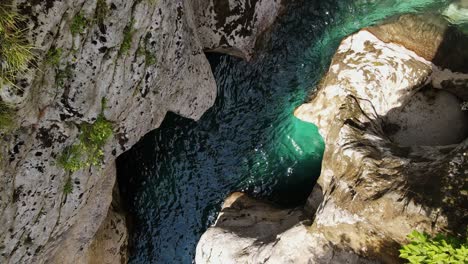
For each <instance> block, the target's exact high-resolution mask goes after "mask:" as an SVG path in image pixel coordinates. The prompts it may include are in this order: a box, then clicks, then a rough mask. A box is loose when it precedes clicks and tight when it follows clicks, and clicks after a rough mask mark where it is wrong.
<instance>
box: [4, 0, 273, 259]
mask: <svg viewBox="0 0 468 264" xmlns="http://www.w3.org/2000/svg"><path fill="white" fill-rule="evenodd" d="M7 2H10V1H7ZM12 3H13V7H14V8H17V9H18V10H19V12H20V13H21V14H23V15H24V17H25V18H26V19H27V20H28V21H27V22H28V23H26V24H27V27H28V28H27V31H25V32H27V34H28V37H27V38H28V40H29V41H30V42H31V44H33V45H34V47H35V52H36V55H37V58H36V60H35V62H34V63H31V66H33V65H36V67H31V69H30V71H28V73H27V74H25V75H24V76H21V80H19V82H18V86H19V87H21V89H16V88H15V87H10V88H8V87H2V89H1V93H0V97H1V100H0V101H1V102H5V103H9V104H11V105H14V106H15V111H16V116H17V117H18V118H17V120H16V123H17V128H18V129H16V130H14V131H13V132H11V133H8V134H5V133H4V134H1V138H2V144H1V145H0V263H82V262H89V261H91V260H93V259H94V261H98V262H99V261H101V260H103V259H105V261H110V262H112V263H116V262H118V260H119V259H120V260H122V262H125V253H124V252H125V251H126V248H125V245H126V241H127V231H126V227H125V223H124V220H125V219H124V217H123V216H122V215H121V214H118V213H115V212H114V211H112V210H111V211H109V208H110V205H111V202H112V200H113V198H112V190H113V189H114V185H115V179H116V171H115V164H114V161H115V159H116V157H117V156H118V155H120V154H121V153H122V152H124V151H126V150H128V149H129V148H130V147H132V146H133V145H134V144H135V143H136V142H137V141H138V140H139V139H140V138H141V137H142V136H143V135H145V134H146V133H148V132H149V131H151V130H153V129H155V128H157V127H158V126H159V125H160V124H161V122H162V120H163V119H164V117H165V115H166V113H167V112H168V111H171V112H175V113H177V114H180V115H182V116H184V117H189V118H192V119H199V118H200V117H201V116H202V114H203V113H204V112H205V111H206V110H207V109H208V108H209V107H211V106H212V104H213V103H214V100H215V96H216V83H215V80H214V77H213V74H212V72H211V67H210V65H209V63H208V60H207V59H206V57H205V54H204V51H205V50H213V51H221V52H229V53H231V54H233V53H235V54H236V55H238V56H241V57H244V58H249V57H250V56H252V54H253V48H254V46H255V44H256V43H257V39H261V36H262V34H263V33H264V31H265V30H267V29H268V28H269V27H270V26H271V24H272V23H273V21H274V20H275V19H276V17H277V16H278V14H279V12H280V9H281V1H269V0H260V1H253V2H252V1H243V0H242V1H231V0H230V1H224V0H222V1H221V0H210V1H198V0H159V1H157V0H144V1H141V0H132V1H128V0H87V1H85V0H66V1H55V0H48V1H28V0H17V1H12ZM205 8H206V9H205ZM237 20H239V21H242V22H243V23H241V24H239V25H236V27H233V26H232V25H231V24H230V23H231V22H232V21H237ZM234 23H236V22H234ZM233 51H235V52H233ZM101 114H102V115H103V116H105V118H106V119H107V120H108V121H109V122H110V123H111V124H112V128H113V132H114V135H113V136H112V137H111V138H110V139H109V141H108V142H107V144H106V145H105V147H104V148H103V149H102V164H101V165H99V166H92V167H88V166H86V167H85V168H82V169H80V170H78V171H76V172H74V173H69V172H67V171H65V170H64V169H63V168H62V167H60V166H59V165H58V162H57V158H58V157H60V156H61V155H62V153H64V150H65V148H66V147H67V146H72V145H73V144H76V143H77V142H78V141H79V134H80V131H82V129H83V128H84V127H86V125H85V124H86V123H90V124H92V123H94V122H95V121H96V119H97V118H98V117H100V115H101ZM97 136H99V135H97ZM96 234H97V235H96ZM109 237H112V238H111V239H108V238H109ZM114 238H115V239H114ZM122 252H123V254H121V253H122ZM105 261H104V262H100V263H105Z"/></svg>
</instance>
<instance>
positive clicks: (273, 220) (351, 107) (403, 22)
mask: <svg viewBox="0 0 468 264" xmlns="http://www.w3.org/2000/svg"><path fill="white" fill-rule="evenodd" d="M466 46H468V38H467V37H466V35H463V34H461V33H460V32H459V31H458V30H457V29H456V28H453V27H449V26H448V25H447V23H446V22H445V21H444V20H442V19H441V18H439V17H434V16H414V15H408V16H402V17H400V18H398V19H396V20H394V21H390V22H388V23H387V24H385V25H383V26H377V27H372V28H368V29H363V30H361V31H359V32H357V33H355V34H354V35H351V36H349V37H347V38H346V39H344V40H343V42H342V43H341V45H340V46H339V48H338V50H337V52H336V54H335V56H334V58H333V60H332V63H331V66H330V69H329V71H328V73H327V74H326V76H325V77H324V78H323V80H322V82H321V83H320V86H319V88H318V91H317V92H316V93H315V94H314V96H313V98H311V100H310V102H309V103H307V104H304V105H302V106H301V107H299V108H298V109H297V110H296V111H295V115H296V116H297V117H299V118H300V119H302V120H304V121H308V122H312V123H314V124H316V125H317V126H318V128H319V130H320V133H321V135H322V136H323V138H324V139H325V142H326V150H325V154H324V160H323V163H322V172H321V176H320V178H319V180H318V183H317V185H316V186H315V188H314V191H313V192H312V194H311V195H310V197H309V199H308V201H307V204H306V206H305V207H304V208H295V209H288V210H285V209H279V208H276V207H274V206H273V205H268V204H265V203H264V202H261V201H255V200H253V199H250V198H247V197H246V196H245V195H242V194H238V193H235V194H233V195H231V196H230V197H228V198H227V200H226V202H225V204H224V206H223V208H222V210H221V212H220V215H219V217H218V219H217V221H216V223H215V225H214V226H213V227H211V228H210V229H208V231H207V232H206V233H205V234H204V235H203V236H202V238H201V240H200V242H199V244H198V246H197V254H196V261H197V263H221V262H222V263H399V262H400V261H401V260H400V259H399V258H398V249H399V247H400V244H402V243H405V242H406V236H407V234H408V233H410V232H411V231H412V230H415V229H416V230H420V231H426V232H428V233H431V234H435V233H440V232H444V233H447V232H448V233H452V234H461V235H463V232H465V230H466V222H467V219H468V215H467V213H466V211H467V208H466V204H467V198H468V194H467V193H466V171H467V170H468V162H466V155H467V149H468V142H467V140H466V138H467V136H468V129H467V124H468V113H467V112H466V111H463V110H462V107H461V105H462V103H463V102H466V101H467V100H468V96H467V92H466V91H467V89H468V69H467V68H466V67H467V66H468V65H467V64H466V61H468V52H467V50H466V48H463V47H466ZM259 230H261V232H260V231H259Z"/></svg>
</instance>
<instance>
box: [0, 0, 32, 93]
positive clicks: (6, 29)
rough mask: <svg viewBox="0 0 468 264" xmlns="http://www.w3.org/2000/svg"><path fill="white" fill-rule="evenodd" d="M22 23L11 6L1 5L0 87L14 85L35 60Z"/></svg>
mask: <svg viewBox="0 0 468 264" xmlns="http://www.w3.org/2000/svg"><path fill="white" fill-rule="evenodd" d="M22 21H23V18H22V17H21V16H20V15H19V14H18V13H17V12H16V11H14V10H13V9H12V8H11V7H10V6H7V5H5V4H1V3H0V87H1V86H2V85H3V84H10V85H13V84H14V82H15V79H16V76H17V75H18V74H20V73H24V72H25V71H26V70H27V69H28V65H29V62H30V61H32V60H33V59H34V55H33V53H32V49H33V46H32V45H30V44H29V43H28V41H27V39H26V34H25V33H26V30H25V29H22V28H21V27H20V26H19V25H20V24H21V22H22Z"/></svg>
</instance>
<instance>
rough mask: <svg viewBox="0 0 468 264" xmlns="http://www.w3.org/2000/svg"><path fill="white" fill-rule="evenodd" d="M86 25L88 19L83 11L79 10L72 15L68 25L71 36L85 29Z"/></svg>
mask: <svg viewBox="0 0 468 264" xmlns="http://www.w3.org/2000/svg"><path fill="white" fill-rule="evenodd" d="M87 26H88V20H87V19H86V17H85V16H84V15H83V13H81V12H80V13H78V14H76V15H75V16H74V17H73V19H72V22H71V25H70V32H71V33H72V35H73V36H75V35H78V34H82V33H83V32H84V31H85V30H86V27H87Z"/></svg>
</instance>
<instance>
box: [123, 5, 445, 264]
mask: <svg viewBox="0 0 468 264" xmlns="http://www.w3.org/2000/svg"><path fill="white" fill-rule="evenodd" d="M447 4H448V3H447V2H446V1H429V0H411V1H407V0H401V1H396V0H387V1H386V0H382V1H370V0H368V1H364V0H361V1H343V0H335V1H331V0H327V1H297V3H294V4H290V6H289V7H288V12H287V13H286V15H285V16H284V17H282V18H281V19H280V21H279V22H278V24H277V25H276V26H275V27H274V30H273V33H272V35H271V39H270V40H269V41H268V42H267V43H264V45H263V46H262V47H261V48H260V51H259V53H258V54H259V55H258V56H257V57H256V58H255V59H253V61H251V62H249V63H247V62H244V61H242V60H239V59H236V58H232V57H228V56H221V55H215V54H209V55H208V57H209V60H210V62H211V64H212V68H213V72H214V73H215V77H216V82H217V85H218V97H217V100H216V103H215V105H214V106H213V107H212V108H211V109H210V110H209V111H207V112H206V113H205V115H204V116H203V117H202V118H201V120H200V121H199V122H194V121H191V120H188V119H185V118H182V117H179V116H176V115H175V114H168V116H167V117H166V119H165V121H164V122H163V124H162V125H161V127H160V128H159V129H157V130H156V131H154V132H152V133H150V134H148V135H147V136H145V138H144V139H142V141H141V142H140V143H139V144H137V145H136V146H135V147H134V148H133V149H132V150H130V151H129V152H127V153H126V154H124V155H123V156H122V157H120V158H119V160H118V175H119V185H120V190H121V192H122V197H123V199H125V202H126V203H127V206H128V208H127V209H128V211H129V215H131V226H132V227H133V228H132V230H131V236H132V237H131V241H130V242H131V244H132V249H131V259H130V263H191V262H192V260H193V257H194V254H195V247H196V244H197V242H198V239H199V238H200V236H201V234H202V233H203V232H204V231H205V230H206V228H207V227H208V226H209V225H210V224H212V223H213V222H214V220H215V219H216V214H217V212H218V210H219V208H220V205H221V203H222V201H223V199H224V198H225V197H226V196H227V195H228V194H229V193H230V192H233V191H239V190H240V191H245V192H248V193H250V194H252V195H254V196H258V197H262V198H265V199H269V200H271V201H273V202H276V203H278V204H280V205H283V206H296V205H300V204H303V203H304V201H305V199H306V198H307V196H308V195H309V193H310V191H311V189H312V187H313V185H314V183H315V181H316V179H317V177H318V176H319V174H320V164H321V159H322V154H323V150H324V143H323V140H322V138H321V137H320V135H319V134H318V132H317V128H316V127H315V126H314V125H312V124H308V123H304V122H302V121H300V120H298V119H297V118H295V117H294V116H293V115H292V112H293V110H294V109H295V108H296V107H297V106H299V105H300V104H301V103H302V102H303V101H304V100H305V99H306V98H307V96H308V95H309V94H312V93H313V91H314V89H315V85H316V84H317V82H318V81H319V80H320V78H321V77H322V75H323V72H324V71H325V69H326V68H327V67H328V64H329V62H330V59H331V57H332V55H333V54H334V52H335V50H336V48H337V46H338V44H339V41H340V40H341V39H342V38H343V37H344V36H347V35H349V34H351V33H353V32H355V31H356V30H358V29H360V28H362V27H365V26H369V25H372V24H375V23H378V22H380V21H382V20H384V19H386V18H389V17H392V16H395V15H398V14H402V13H408V12H422V11H424V10H436V11H437V12H440V11H441V10H443V9H444V8H445V6H447ZM443 7H444V8H443Z"/></svg>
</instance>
